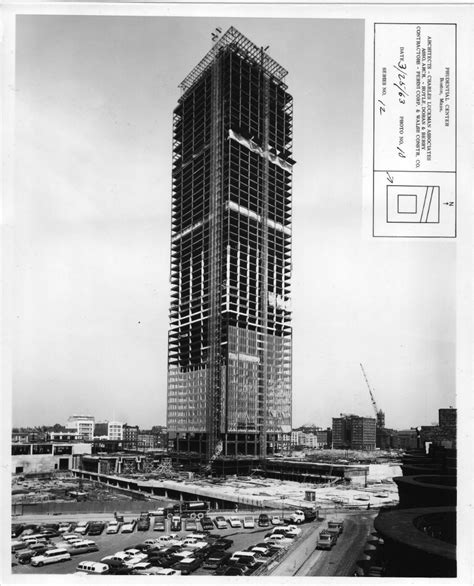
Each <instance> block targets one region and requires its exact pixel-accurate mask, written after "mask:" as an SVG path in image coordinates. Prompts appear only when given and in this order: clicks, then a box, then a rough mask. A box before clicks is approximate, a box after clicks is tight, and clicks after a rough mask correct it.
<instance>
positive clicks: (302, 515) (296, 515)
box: [285, 508, 318, 525]
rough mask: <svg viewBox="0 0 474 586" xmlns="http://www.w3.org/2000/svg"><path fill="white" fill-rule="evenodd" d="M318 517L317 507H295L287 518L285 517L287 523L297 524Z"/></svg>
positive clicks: (308, 521)
mask: <svg viewBox="0 0 474 586" xmlns="http://www.w3.org/2000/svg"><path fill="white" fill-rule="evenodd" d="M317 518H318V510H317V509H310V508H304V509H297V510H296V511H293V512H292V513H291V515H290V517H289V518H288V519H285V520H286V521H287V522H289V523H296V524H297V525H299V524H300V523H310V522H311V521H314V520H315V519H317Z"/></svg>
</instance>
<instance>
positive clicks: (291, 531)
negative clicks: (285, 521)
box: [284, 525, 301, 537]
mask: <svg viewBox="0 0 474 586" xmlns="http://www.w3.org/2000/svg"><path fill="white" fill-rule="evenodd" d="M284 529H285V530H286V534H287V535H288V537H297V536H298V535H300V533H301V529H300V528H299V527H297V526H296V525H287V526H286V527H284Z"/></svg>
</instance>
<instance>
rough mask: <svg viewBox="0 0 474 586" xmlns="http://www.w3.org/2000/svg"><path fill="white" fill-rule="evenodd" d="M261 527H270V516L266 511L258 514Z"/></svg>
mask: <svg viewBox="0 0 474 586" xmlns="http://www.w3.org/2000/svg"><path fill="white" fill-rule="evenodd" d="M258 526H259V527H270V517H269V516H268V515H267V514H266V513H260V515H259V516H258Z"/></svg>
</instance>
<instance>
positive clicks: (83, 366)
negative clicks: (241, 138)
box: [13, 16, 456, 429]
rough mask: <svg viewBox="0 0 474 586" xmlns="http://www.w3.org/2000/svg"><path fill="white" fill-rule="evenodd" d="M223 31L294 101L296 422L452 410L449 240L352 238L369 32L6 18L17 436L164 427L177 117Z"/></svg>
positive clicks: (180, 21)
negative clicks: (12, 110)
mask: <svg viewBox="0 0 474 586" xmlns="http://www.w3.org/2000/svg"><path fill="white" fill-rule="evenodd" d="M230 25H234V26H236V27H237V28H238V29H239V30H240V31H241V32H242V33H243V34H245V35H246V36H248V37H249V38H250V39H251V40H252V41H254V42H255V43H256V44H257V45H264V46H266V45H270V49H269V54H270V55H271V56H272V57H273V58H275V59H276V60H277V61H278V62H279V63H280V64H281V65H282V66H283V67H285V68H286V69H287V70H288V71H289V75H288V77H287V83H288V86H289V91H290V93H292V95H293V96H294V158H295V159H296V160H297V165H296V166H295V169H294V190H293V202H294V203H293V213H294V217H293V268H294V271H293V311H294V315H293V328H294V343H293V424H294V426H297V425H300V424H303V423H309V422H312V423H315V424H317V425H321V426H327V425H330V424H331V418H332V417H333V416H338V415H339V413H341V412H346V413H356V414H359V415H369V416H372V415H373V411H372V407H371V403H370V397H369V393H368V391H367V388H366V386H365V382H364V380H363V377H362V374H361V371H360V367H359V363H360V362H363V364H364V366H365V368H366V371H367V374H368V377H369V380H370V382H371V384H372V386H373V388H374V391H375V397H376V400H377V403H378V406H379V408H382V409H383V410H384V411H385V412H386V424H387V426H388V427H394V428H399V429H400V428H407V427H411V426H416V425H420V424H421V425H427V424H430V423H432V422H435V421H437V410H438V408H439V407H448V406H449V405H453V406H454V401H455V334H456V332H455V313H454V308H455V242H454V241H451V240H442V239H440V240H434V239H433V240H430V239H425V240H412V241H401V240H390V239H373V238H370V237H369V236H368V235H364V234H363V232H362V130H363V121H362V106H363V57H364V56H363V51H364V23H363V21H328V20H313V21H310V20H305V21H297V20H275V19H273V20H249V19H232V20H230V19H224V18H222V19H207V18H199V19H191V18H163V17H149V18H141V17H105V16H103V17H78V16H68V17H57V16H21V17H18V18H17V53H16V68H17V69H16V75H17V85H16V95H17V99H16V178H15V181H16V188H15V225H14V253H15V257H14V274H13V287H14V310H15V314H14V319H15V328H14V345H13V358H14V364H13V366H14V372H13V424H14V425H37V424H38V425H39V424H54V423H56V422H59V423H63V422H65V421H66V419H67V417H68V416H69V415H71V414H73V413H84V414H92V415H95V417H96V420H103V419H112V418H116V419H119V420H123V421H128V422H129V423H132V424H138V425H140V426H141V427H148V426H151V425H154V424H164V423H165V422H166V370H167V329H168V307H169V285H168V277H169V241H170V202H171V182H170V177H171V128H172V111H173V108H174V107H175V105H176V101H177V99H178V97H179V90H178V88H177V85H178V84H179V83H180V82H181V81H182V79H184V77H185V76H186V75H187V73H189V71H190V70H191V69H192V68H193V67H194V65H196V64H197V62H198V61H199V60H200V59H201V58H202V57H203V56H204V54H205V53H206V52H207V51H208V50H209V49H210V47H211V40H210V34H211V32H212V30H213V29H214V28H215V27H216V26H221V27H222V28H223V29H224V30H225V29H227V28H228V26H230Z"/></svg>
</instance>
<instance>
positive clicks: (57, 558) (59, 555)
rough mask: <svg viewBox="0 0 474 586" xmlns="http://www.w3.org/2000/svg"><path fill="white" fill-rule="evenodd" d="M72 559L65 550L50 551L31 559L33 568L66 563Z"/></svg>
mask: <svg viewBox="0 0 474 586" xmlns="http://www.w3.org/2000/svg"><path fill="white" fill-rule="evenodd" d="M70 559H71V554H70V553H69V552H68V551H66V550H65V549H62V548H61V549H59V548H58V549H48V550H47V551H45V552H44V553H43V554H42V555H35V556H34V557H32V558H31V565H32V566H44V565H46V564H55V563H57V562H65V561H67V560H70Z"/></svg>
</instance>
